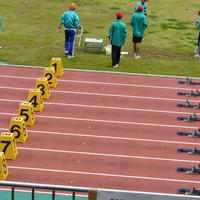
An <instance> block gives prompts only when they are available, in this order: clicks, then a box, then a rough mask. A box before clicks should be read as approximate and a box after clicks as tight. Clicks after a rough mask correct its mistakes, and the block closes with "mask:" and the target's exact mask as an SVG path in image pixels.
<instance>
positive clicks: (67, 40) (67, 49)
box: [65, 30, 70, 55]
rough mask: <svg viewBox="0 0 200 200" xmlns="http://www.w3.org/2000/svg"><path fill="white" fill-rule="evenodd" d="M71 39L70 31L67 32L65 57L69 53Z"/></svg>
mask: <svg viewBox="0 0 200 200" xmlns="http://www.w3.org/2000/svg"><path fill="white" fill-rule="evenodd" d="M69 38H70V31H69V30H65V55H68V53H69Z"/></svg>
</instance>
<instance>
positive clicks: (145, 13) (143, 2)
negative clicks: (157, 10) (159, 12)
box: [134, 0, 148, 16]
mask: <svg viewBox="0 0 200 200" xmlns="http://www.w3.org/2000/svg"><path fill="white" fill-rule="evenodd" d="M147 1H148V0H141V1H140V2H138V3H137V4H136V5H135V7H134V11H135V12H137V9H138V6H142V7H143V8H144V10H143V11H142V13H143V14H144V15H146V16H147V4H146V2H147Z"/></svg>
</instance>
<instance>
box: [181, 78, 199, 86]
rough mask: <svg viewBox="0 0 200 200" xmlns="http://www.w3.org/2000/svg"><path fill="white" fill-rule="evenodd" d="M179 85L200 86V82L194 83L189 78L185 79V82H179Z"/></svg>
mask: <svg viewBox="0 0 200 200" xmlns="http://www.w3.org/2000/svg"><path fill="white" fill-rule="evenodd" d="M177 83H180V84H185V85H200V82H195V81H192V79H191V78H188V77H187V78H186V79H185V81H177Z"/></svg>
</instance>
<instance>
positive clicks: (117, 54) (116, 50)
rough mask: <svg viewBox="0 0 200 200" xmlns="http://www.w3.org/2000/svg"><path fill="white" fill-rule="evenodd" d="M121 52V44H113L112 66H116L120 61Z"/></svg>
mask: <svg viewBox="0 0 200 200" xmlns="http://www.w3.org/2000/svg"><path fill="white" fill-rule="evenodd" d="M120 52H121V46H114V45H112V52H111V56H112V66H115V65H117V64H118V63H119V61H120Z"/></svg>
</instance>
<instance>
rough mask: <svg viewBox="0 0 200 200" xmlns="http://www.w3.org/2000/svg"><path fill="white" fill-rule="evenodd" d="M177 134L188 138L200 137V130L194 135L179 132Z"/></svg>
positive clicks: (193, 133) (194, 132)
mask: <svg viewBox="0 0 200 200" xmlns="http://www.w3.org/2000/svg"><path fill="white" fill-rule="evenodd" d="M176 134H177V135H185V136H188V137H200V130H199V129H198V130H195V131H193V132H192V133H188V132H181V131H178V132H176Z"/></svg>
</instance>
